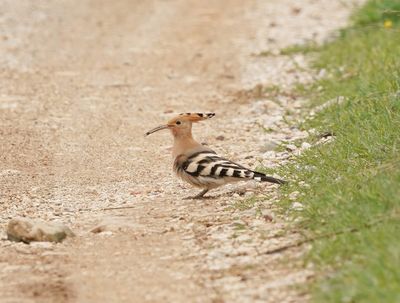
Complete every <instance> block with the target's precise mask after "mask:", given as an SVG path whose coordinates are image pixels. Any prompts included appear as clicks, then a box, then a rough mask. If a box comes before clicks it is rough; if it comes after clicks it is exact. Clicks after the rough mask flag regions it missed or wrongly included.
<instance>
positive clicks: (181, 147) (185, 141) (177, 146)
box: [172, 132, 202, 159]
mask: <svg viewBox="0 0 400 303" xmlns="http://www.w3.org/2000/svg"><path fill="white" fill-rule="evenodd" d="M173 135H174V146H173V148H172V157H173V158H174V159H175V158H176V157H177V156H179V155H182V154H186V152H188V151H190V150H193V149H195V148H197V147H199V146H202V145H201V144H200V143H198V142H197V141H196V140H194V139H193V136H192V132H188V133H184V134H182V133H173Z"/></svg>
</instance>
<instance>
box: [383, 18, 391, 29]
mask: <svg viewBox="0 0 400 303" xmlns="http://www.w3.org/2000/svg"><path fill="white" fill-rule="evenodd" d="M392 26H393V22H392V20H389V19H387V20H385V22H383V27H384V28H392Z"/></svg>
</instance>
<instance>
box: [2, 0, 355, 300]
mask: <svg viewBox="0 0 400 303" xmlns="http://www.w3.org/2000/svg"><path fill="white" fill-rule="evenodd" d="M344 2H345V1H328V0H320V1H316V0H301V1H290V0H279V1H278V0H270V1H252V0H246V1H243V0H230V1H228V0H219V1H192V0H146V1H145V0H143V1H141V0H129V1H128V0H119V1H105V0H82V1H66V0H60V1H48V0H37V1H14V0H1V1H0V7H1V11H0V68H1V69H0V157H1V158H0V190H1V192H0V211H1V213H0V224H1V226H2V228H3V230H4V228H5V226H6V224H7V222H8V221H9V219H11V218H14V217H17V216H26V217H30V218H42V219H45V220H48V221H53V220H56V221H61V222H63V223H65V224H67V225H68V226H69V227H71V228H72V229H73V230H74V232H75V233H76V234H77V236H76V237H75V238H71V239H68V240H66V241H64V242H63V243H62V244H46V243H44V244H41V243H39V244H32V245H25V244H20V243H17V244H16V243H12V242H9V241H7V240H5V239H3V240H2V241H1V242H0V301H1V302H4V303H6V302H7V303H11V302H15V303H25V302H302V301H306V300H307V295H306V294H304V289H300V290H299V289H298V288H295V287H293V286H294V285H297V284H298V283H303V282H304V281H305V280H306V279H307V278H308V277H309V276H310V275H312V270H311V269H309V268H303V267H302V266H301V264H299V261H298V257H299V256H300V255H301V254H302V253H303V252H304V248H301V249H294V250H290V251H286V252H282V253H277V254H268V253H267V252H268V251H269V250H271V249H273V248H276V247H279V246H281V245H284V244H286V243H290V242H291V241H293V240H294V239H296V238H297V235H296V233H295V232H294V231H293V230H291V231H287V226H288V224H289V223H288V220H287V219H288V217H290V214H286V215H285V214H281V215H278V214H277V213H276V211H275V210H274V202H275V201H276V200H277V199H278V197H277V187H276V186H275V185H265V184H263V185H260V184H253V183H247V184H236V185H234V186H228V187H225V188H221V189H219V190H215V191H213V192H211V195H213V196H214V199H210V200H205V201H187V200H182V197H185V196H187V195H190V194H193V193H195V192H196V191H197V189H193V188H190V186H188V185H186V184H183V183H181V182H180V181H178V180H177V179H176V178H175V177H174V176H173V173H172V160H171V156H170V146H171V142H172V140H171V137H170V135H169V134H168V133H158V134H155V135H153V136H151V137H148V138H145V137H144V136H143V134H144V133H145V131H146V130H148V129H150V128H152V127H154V126H156V125H158V124H160V123H163V122H165V121H166V119H168V118H170V117H171V116H173V115H174V114H175V113H180V112H191V111H195V112H216V114H217V116H216V117H215V119H212V120H210V121H207V122H204V123H202V124H198V125H196V126H195V130H194V132H195V136H196V137H197V138H198V139H199V140H200V141H201V142H204V143H206V144H208V145H210V146H212V147H213V148H214V149H215V150H217V151H218V152H219V153H220V154H222V155H225V156H226V157H230V158H232V159H233V160H236V161H238V162H242V163H244V164H246V165H248V166H251V167H253V168H256V167H257V166H259V165H260V164H263V165H265V166H269V167H272V166H274V165H277V164H280V163H285V161H288V160H289V159H290V157H291V156H292V155H291V153H290V152H281V153H277V152H275V151H274V150H273V147H274V146H275V145H276V144H278V143H279V142H280V141H282V140H289V141H290V140H292V139H295V138H299V137H302V136H305V134H304V133H302V132H301V131H299V130H297V129H296V128H294V127H291V126H289V125H288V123H287V121H288V119H289V120H290V119H291V115H292V116H293V117H295V115H296V113H297V112H298V111H299V110H300V108H301V104H302V101H301V100H297V99H296V98H295V97H293V96H290V95H287V94H279V95H278V96H275V99H274V100H272V99H271V98H269V96H268V95H265V94H264V93H262V92H261V89H260V87H261V86H260V84H261V85H263V87H267V88H268V87H272V85H279V86H280V87H281V88H282V90H283V91H285V90H287V89H288V88H289V87H290V86H291V85H292V84H293V83H296V82H308V81H311V80H312V78H313V75H312V74H310V73H309V72H308V70H307V62H306V61H305V59H304V58H303V57H302V56H301V55H296V56H290V57H286V56H280V55H277V56H267V57H265V56H259V54H260V53H261V52H263V51H271V52H272V53H274V52H275V53H277V52H278V50H279V49H280V48H282V47H286V46H288V45H291V44H295V43H302V42H304V41H307V40H312V39H314V40H316V41H322V40H323V39H325V38H326V37H328V36H329V34H330V33H332V31H333V30H334V29H336V28H338V27H340V26H343V25H344V24H345V22H346V19H347V17H348V13H349V11H350V10H351V6H350V5H348V4H347V5H345V4H344ZM284 118H285V119H284ZM263 128H266V129H268V130H269V131H268V132H264V131H263V130H262V129H263ZM265 195H266V197H268V199H264V202H257V203H255V204H254V205H252V204H251V205H250V206H249V207H241V206H242V205H243V204H246V203H247V204H248V201H251V198H252V197H263V196H265ZM247 204H246V205H247ZM124 207H125V208H124ZM99 225H102V226H103V227H104V229H105V231H104V232H101V233H92V232H91V230H92V229H93V228H94V227H96V226H99ZM2 237H3V238H4V234H3V235H2Z"/></svg>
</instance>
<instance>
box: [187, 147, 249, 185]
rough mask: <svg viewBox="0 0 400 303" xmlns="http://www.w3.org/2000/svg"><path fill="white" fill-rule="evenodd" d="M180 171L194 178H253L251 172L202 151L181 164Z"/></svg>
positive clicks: (210, 152)
mask: <svg viewBox="0 0 400 303" xmlns="http://www.w3.org/2000/svg"><path fill="white" fill-rule="evenodd" d="M182 169H183V170H184V172H185V173H187V174H189V175H190V176H192V177H195V178H196V177H197V178H202V177H203V178H212V179H225V178H226V179H231V178H237V179H244V178H245V179H252V178H254V177H255V176H254V172H253V171H251V170H249V169H247V168H245V167H243V166H241V165H240V164H237V163H234V162H232V161H229V160H227V159H225V158H222V157H219V156H218V155H217V154H216V153H214V152H212V151H203V152H198V153H195V154H193V155H191V156H190V157H188V158H187V160H186V161H185V162H183V163H182Z"/></svg>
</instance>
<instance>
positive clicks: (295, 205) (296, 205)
mask: <svg viewBox="0 0 400 303" xmlns="http://www.w3.org/2000/svg"><path fill="white" fill-rule="evenodd" d="M290 208H291V209H292V210H303V209H304V206H303V204H301V203H300V202H293V204H292V206H291V207H290Z"/></svg>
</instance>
